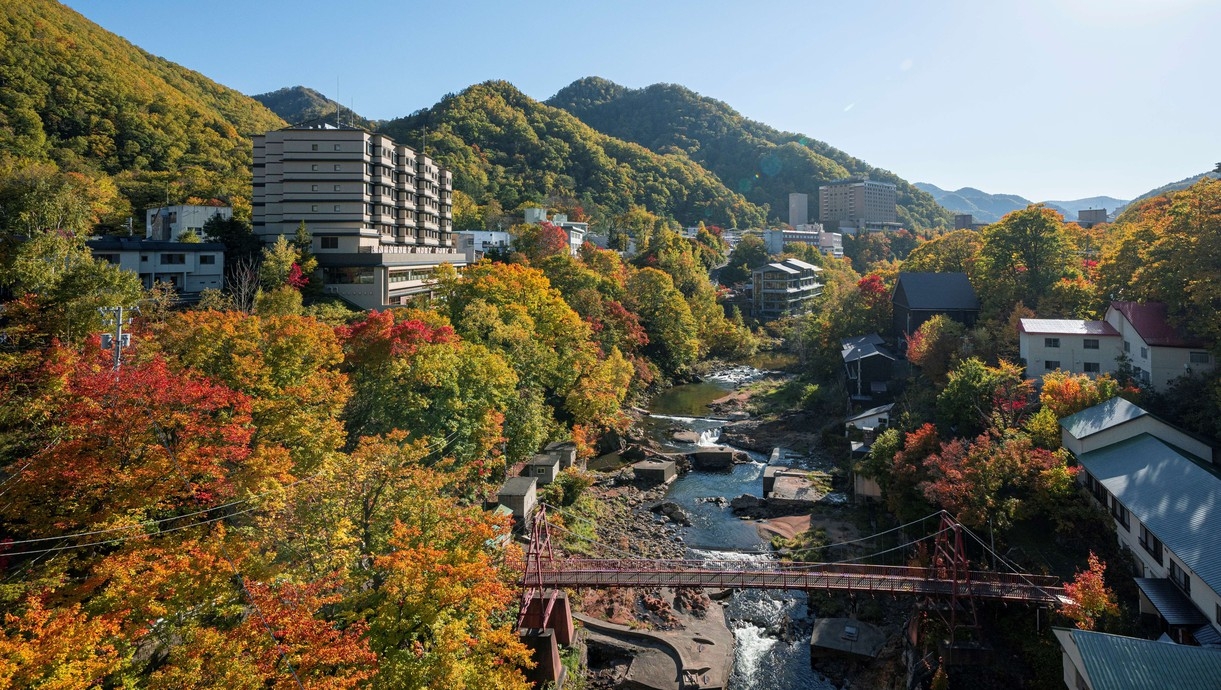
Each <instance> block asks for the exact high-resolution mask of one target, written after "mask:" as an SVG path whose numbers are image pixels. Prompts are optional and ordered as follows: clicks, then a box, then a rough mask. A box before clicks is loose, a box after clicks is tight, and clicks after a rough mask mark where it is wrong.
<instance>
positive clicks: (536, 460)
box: [522, 453, 560, 486]
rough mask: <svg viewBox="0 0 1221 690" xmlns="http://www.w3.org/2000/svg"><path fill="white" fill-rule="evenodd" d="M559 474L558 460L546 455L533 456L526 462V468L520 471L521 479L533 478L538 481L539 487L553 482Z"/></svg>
mask: <svg viewBox="0 0 1221 690" xmlns="http://www.w3.org/2000/svg"><path fill="white" fill-rule="evenodd" d="M559 473H560V459H559V458H558V457H556V456H554V455H550V454H547V453H541V454H539V455H535V456H534V457H532V458H530V459H529V460H527V461H526V466H525V468H524V469H523V470H522V476H523V477H534V478H535V479H536V480H538V484H539V486H544V485H547V484H550V483H551V482H553V481H555V478H556V477H557V476H558V475H559Z"/></svg>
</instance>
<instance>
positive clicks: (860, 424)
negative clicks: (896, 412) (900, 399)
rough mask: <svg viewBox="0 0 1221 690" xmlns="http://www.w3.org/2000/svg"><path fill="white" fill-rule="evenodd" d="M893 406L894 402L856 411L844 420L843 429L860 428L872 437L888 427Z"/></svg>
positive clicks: (846, 430)
mask: <svg viewBox="0 0 1221 690" xmlns="http://www.w3.org/2000/svg"><path fill="white" fill-rule="evenodd" d="M894 406H895V405H894V403H890V404H889V405H882V406H881V407H871V408H869V409H868V410H865V411H863V412H858V413H857V414H854V415H852V416H851V417H849V418H848V419H846V420H844V431H845V432H849V431H851V430H852V429H860V430H861V431H862V432H864V433H865V434H866V435H867V436H869V437H873V436H875V435H876V434H878V433H880V432H882V431H885V430H886V429H888V428H890V411H891V410H892V409H894Z"/></svg>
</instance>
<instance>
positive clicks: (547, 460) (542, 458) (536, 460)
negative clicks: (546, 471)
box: [526, 453, 560, 465]
mask: <svg viewBox="0 0 1221 690" xmlns="http://www.w3.org/2000/svg"><path fill="white" fill-rule="evenodd" d="M559 461H560V459H559V458H557V457H556V456H554V455H546V454H543V453H539V454H538V455H535V456H534V457H532V458H530V459H529V460H527V461H526V464H527V465H555V464H556V463H558V462H559Z"/></svg>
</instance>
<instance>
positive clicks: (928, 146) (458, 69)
mask: <svg viewBox="0 0 1221 690" xmlns="http://www.w3.org/2000/svg"><path fill="white" fill-rule="evenodd" d="M66 4H67V5H69V6H71V7H72V8H74V9H76V10H77V11H79V12H81V13H82V14H84V15H85V16H86V17H88V18H89V19H91V20H93V21H94V22H96V23H98V24H100V25H101V26H103V27H105V28H106V29H108V30H110V31H113V32H115V33H117V34H119V35H121V36H123V37H125V38H127V39H128V40H130V41H131V42H132V43H135V44H136V45H138V46H140V47H141V48H143V49H145V50H147V51H149V52H151V53H153V54H156V55H160V56H162V57H165V58H167V59H169V60H172V61H174V62H177V63H179V64H181V65H184V66H186V67H188V68H191V69H194V70H197V71H199V72H202V73H203V74H205V75H206V76H208V77H210V78H212V79H214V80H216V81H219V82H221V83H223V84H225V85H227V86H230V87H232V88H235V89H237V90H239V91H242V92H244V93H248V94H257V93H262V92H265V91H272V90H275V89H277V88H280V87H282V86H293V85H296V84H302V85H305V86H309V87H312V88H315V89H318V90H319V91H322V92H323V93H325V94H326V95H328V96H331V97H336V95H337V96H338V99H339V100H340V101H342V102H343V103H344V104H350V105H353V106H354V108H355V110H356V111H357V112H359V113H361V114H362V115H364V116H366V117H371V118H381V119H384V118H392V117H397V116H401V115H406V114H408V113H410V112H412V111H414V110H418V109H420V108H424V107H428V106H430V105H432V104H433V103H435V102H436V101H437V100H439V99H440V97H441V96H443V95H444V94H446V93H450V92H457V91H461V90H462V89H464V88H466V87H467V86H469V85H471V84H474V83H478V82H481V81H486V80H489V79H505V80H508V81H510V82H512V83H513V84H515V85H517V87H518V88H520V89H521V90H522V91H524V92H525V93H526V94H528V95H530V96H532V97H534V98H537V99H540V100H542V99H546V98H549V97H550V96H551V95H553V94H554V93H555V92H556V91H558V90H559V89H560V88H562V87H564V86H565V85H567V84H569V83H570V82H572V81H573V80H575V79H578V78H580V77H585V76H601V77H604V78H607V79H610V80H612V81H615V82H618V83H620V84H623V85H625V86H629V87H633V88H635V87H642V86H647V85H649V84H653V83H657V82H671V83H678V84H682V85H684V86H686V87H688V88H691V89H693V90H695V91H697V92H699V93H701V94H704V95H706V96H711V97H713V98H718V99H721V100H724V101H726V102H727V103H729V105H730V106H732V107H733V108H735V109H737V110H738V111H739V112H741V113H742V114H743V115H745V116H746V117H749V118H753V119H756V120H760V121H762V122H765V123H767V124H769V125H772V126H773V127H776V128H779V129H783V130H788V131H793V132H801V133H803V134H806V135H807V136H810V137H813V138H815V139H820V140H822V141H826V142H828V143H830V144H831V145H833V146H835V147H837V148H839V149H842V150H844V151H846V152H848V153H850V154H852V155H854V156H857V157H858V158H861V159H864V160H866V161H868V162H869V163H870V164H873V165H876V166H878V167H882V168H886V169H889V170H892V171H894V172H895V173H897V174H899V175H901V176H902V177H904V178H906V179H907V180H910V181H913V182H931V183H933V184H936V185H938V186H940V187H943V188H946V189H956V188H958V187H961V186H972V187H977V188H979V189H983V190H984V191H987V192H992V193H1009V194H1020V195H1022V196H1025V197H1027V198H1030V199H1033V200H1046V199H1073V198H1080V197H1086V196H1096V195H1108V196H1114V197H1119V198H1125V199H1126V198H1130V197H1132V196H1135V195H1137V194H1141V193H1143V192H1145V191H1147V190H1149V189H1151V188H1153V187H1157V186H1160V185H1162V184H1164V183H1167V182H1171V181H1175V180H1178V179H1181V178H1183V177H1187V176H1188V175H1192V174H1195V173H1199V172H1203V171H1204V170H1208V169H1211V168H1212V166H1213V165H1214V164H1215V163H1216V162H1217V161H1218V160H1221V146H1219V144H1221V134H1219V132H1221V128H1219V127H1218V126H1217V124H1216V123H1217V122H1218V118H1219V117H1221V89H1218V88H1217V86H1218V81H1219V80H1218V78H1217V74H1218V69H1217V64H1218V60H1219V58H1221V46H1219V45H1218V43H1217V41H1216V39H1217V37H1218V36H1219V35H1221V2H1216V1H1215V0H1012V1H1004V2H1002V1H1000V0H961V1H959V0H926V1H921V2H904V1H900V0H894V1H892V2H884V1H880V0H853V1H852V2H847V1H844V0H808V1H805V2H802V1H798V0H793V1H780V0H777V1H768V0H757V1H756V2H740V1H739V2H728V1H722V0H704V1H702V2H701V1H695V0H682V1H669V0H652V1H646V2H639V1H636V0H625V1H622V2H611V1H602V2H590V1H584V2H583V1H581V0H567V1H562V0H561V1H554V2H552V1H546V2H544V1H538V2H534V1H522V2H505V1H503V0H502V1H500V2H493V1H485V0H477V1H470V2H463V1H461V0H450V1H449V2H444V1H433V2H419V1H415V2H406V1H403V0H382V1H381V2H369V1H366V0H346V1H336V0H331V1H330V2H318V1H317V0H296V1H295V2H285V1H282V0H244V1H242V2H237V1H235V0H209V1H208V2H206V3H201V2H188V1H187V0H67V2H66ZM337 79H338V92H336V80H337Z"/></svg>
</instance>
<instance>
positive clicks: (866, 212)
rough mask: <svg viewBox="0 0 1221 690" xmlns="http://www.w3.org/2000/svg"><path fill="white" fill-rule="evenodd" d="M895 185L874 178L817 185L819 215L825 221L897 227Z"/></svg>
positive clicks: (865, 227) (841, 224)
mask: <svg viewBox="0 0 1221 690" xmlns="http://www.w3.org/2000/svg"><path fill="white" fill-rule="evenodd" d="M896 198H897V193H896V188H895V185H893V184H890V183H889V182H875V181H873V180H858V179H849V180H839V181H836V182H828V183H826V184H824V185H822V186H821V187H819V188H818V219H819V220H820V221H822V222H823V224H824V225H832V226H836V227H845V228H846V227H855V228H857V229H862V230H864V229H875V228H877V229H884V228H886V227H890V226H894V227H896V228H897V227H898V223H897V219H898V216H897V215H896V213H895V203H896Z"/></svg>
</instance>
